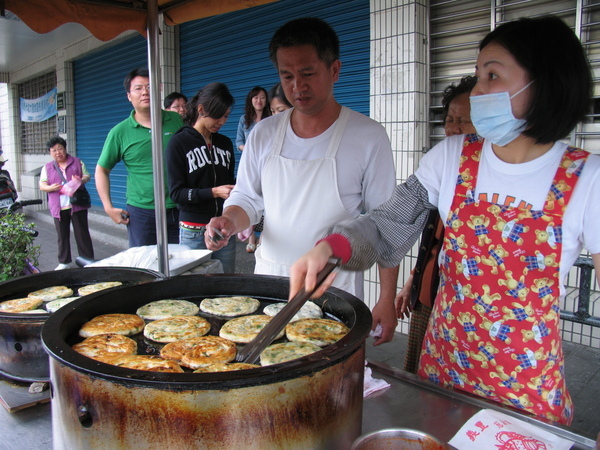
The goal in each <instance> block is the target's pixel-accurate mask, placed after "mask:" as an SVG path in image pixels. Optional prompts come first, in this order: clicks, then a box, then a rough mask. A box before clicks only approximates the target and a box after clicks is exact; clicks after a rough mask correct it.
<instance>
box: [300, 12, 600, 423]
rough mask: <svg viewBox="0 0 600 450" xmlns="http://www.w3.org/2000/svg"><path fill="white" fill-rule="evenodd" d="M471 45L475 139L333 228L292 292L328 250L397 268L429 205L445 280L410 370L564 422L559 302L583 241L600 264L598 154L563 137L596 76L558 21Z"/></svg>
mask: <svg viewBox="0 0 600 450" xmlns="http://www.w3.org/2000/svg"><path fill="white" fill-rule="evenodd" d="M479 50H480V52H479V56H478V58H477V66H476V76H477V77H478V82H477V85H476V86H475V88H474V89H473V91H472V92H471V119H472V121H473V125H474V126H475V129H476V130H477V135H476V134H471V135H461V136H452V137H449V138H447V139H446V140H444V141H443V142H441V143H440V144H438V145H437V146H436V147H434V148H433V149H432V150H431V151H430V152H428V153H427V154H426V155H425V156H424V157H423V159H422V161H421V163H420V166H419V168H418V170H417V171H416V173H415V175H413V176H411V177H410V178H409V179H408V180H407V181H406V183H404V184H402V185H400V186H397V187H396V190H395V191H394V194H393V196H392V198H391V199H390V200H389V201H388V202H387V203H385V204H383V205H382V206H380V207H379V208H377V209H375V210H373V211H371V212H370V213H368V214H367V215H366V216H365V217H362V218H359V219H358V220H356V221H352V222H344V223H342V224H340V225H338V226H336V227H334V228H333V229H331V230H330V231H329V233H330V235H329V236H327V237H326V238H325V239H324V240H323V241H321V242H320V243H319V244H318V245H317V246H316V247H315V248H314V249H313V250H312V251H311V252H309V253H308V254H306V255H305V256H304V257H302V258H301V259H300V260H299V261H298V262H297V263H296V264H295V265H294V266H293V267H292V270H291V290H290V291H291V292H290V294H291V295H294V294H295V292H297V290H298V289H299V287H300V286H302V285H303V284H306V287H307V288H310V287H311V285H313V284H314V274H315V273H316V271H318V269H319V268H320V267H322V266H324V264H325V262H326V260H327V258H329V257H330V256H332V255H333V256H337V257H341V258H342V259H343V260H344V262H345V264H344V268H346V269H357V270H358V269H360V270H362V269H364V268H365V267H368V266H370V265H371V264H373V263H374V262H379V263H380V264H383V265H384V266H387V265H390V266H391V265H394V264H397V263H398V261H399V260H400V259H401V258H402V257H403V256H404V254H405V253H406V252H407V251H408V250H409V249H410V248H411V246H412V244H413V243H414V241H415V240H416V238H417V237H418V235H419V232H420V229H421V227H422V225H423V223H424V220H425V218H426V216H427V211H428V209H433V208H437V209H438V211H439V213H440V216H441V217H442V218H445V223H444V228H445V230H444V244H443V248H442V251H441V253H440V257H439V265H440V274H441V276H440V287H439V291H438V295H437V298H436V301H435V305H434V309H433V312H432V316H431V319H430V321H429V324H428V328H427V333H426V336H425V340H424V343H423V348H422V351H421V357H420V360H419V369H418V374H419V375H420V376H421V377H423V378H426V379H429V380H430V381H432V382H434V383H436V384H440V385H443V386H447V387H454V388H456V389H460V390H464V391H467V392H469V393H472V394H475V395H479V396H481V397H485V398H487V399H489V400H493V401H496V402H499V403H502V404H505V405H508V406H511V407H514V408H517V409H519V410H522V411H524V412H528V413H532V414H535V415H537V416H540V417H545V418H547V419H550V420H552V421H555V422H560V423H563V424H570V423H571V421H572V420H573V405H572V401H571V398H570V396H569V393H568V390H567V386H566V383H565V379H564V367H563V363H564V358H563V352H562V344H561V337H560V326H559V324H560V322H559V321H560V318H559V313H560V307H559V301H560V299H561V296H563V295H564V287H563V280H564V279H565V276H566V275H567V273H568V272H569V269H570V268H571V267H572V265H573V263H574V262H575V260H576V258H577V256H578V255H579V254H580V252H581V250H582V249H583V248H585V249H586V250H587V251H589V252H590V253H591V254H592V259H593V261H594V265H595V268H596V273H600V233H598V232H597V229H598V225H597V218H598V217H600V157H599V156H598V155H590V154H589V153H588V152H585V151H583V150H580V149H576V148H572V147H569V146H568V145H567V144H564V143H562V142H560V140H561V139H564V138H565V137H566V136H568V134H569V133H570V132H571V130H572V129H573V128H574V127H575V125H576V124H577V123H578V122H579V121H581V120H583V118H584V116H585V114H586V113H587V111H588V107H589V99H590V92H591V86H592V80H591V74H590V70H589V66H588V63H587V60H586V58H585V54H584V51H583V49H582V47H581V44H580V42H579V40H578V39H577V37H576V36H575V34H574V33H573V32H572V31H571V29H570V28H569V27H568V26H567V25H566V24H564V23H563V22H562V21H561V20H560V19H558V18H555V17H549V16H547V17H541V18H536V19H521V20H518V21H515V22H509V23H505V24H503V25H501V26H499V27H498V28H496V30H494V31H492V32H491V33H490V34H488V35H487V36H486V37H485V38H484V39H483V41H482V42H481V44H480V46H479ZM328 284H329V283H325V284H324V286H322V287H321V288H320V289H319V290H318V291H317V292H316V295H317V296H318V295H322V293H323V291H324V289H326V288H327V286H328Z"/></svg>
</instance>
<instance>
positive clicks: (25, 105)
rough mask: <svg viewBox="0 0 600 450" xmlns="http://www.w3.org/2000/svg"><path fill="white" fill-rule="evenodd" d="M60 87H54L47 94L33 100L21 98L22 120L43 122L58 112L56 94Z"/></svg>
mask: <svg viewBox="0 0 600 450" xmlns="http://www.w3.org/2000/svg"><path fill="white" fill-rule="evenodd" d="M57 93H58V89H57V88H54V89H52V90H51V91H50V92H48V93H47V94H46V95H44V96H42V97H40V98H34V99H31V100H28V99H25V98H21V99H20V103H21V121H23V122H43V121H44V120H48V119H49V118H50V117H53V116H55V115H56V114H57V111H56V94H57Z"/></svg>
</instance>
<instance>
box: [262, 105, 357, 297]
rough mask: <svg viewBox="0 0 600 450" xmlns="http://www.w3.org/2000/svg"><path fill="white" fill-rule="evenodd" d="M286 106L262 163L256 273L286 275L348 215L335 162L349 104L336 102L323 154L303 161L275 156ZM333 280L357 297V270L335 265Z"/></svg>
mask: <svg viewBox="0 0 600 450" xmlns="http://www.w3.org/2000/svg"><path fill="white" fill-rule="evenodd" d="M292 111H293V110H292V109H290V110H288V111H285V112H283V113H281V114H285V117H284V118H283V119H284V120H282V121H281V122H280V125H279V127H278V128H277V131H276V135H275V139H274V141H273V149H272V151H271V154H270V155H269V156H268V158H267V161H266V162H265V165H264V168H263V174H262V191H263V198H264V205H265V222H264V228H263V231H262V236H261V245H260V247H259V248H258V250H257V251H256V253H255V255H256V266H255V269H254V272H255V273H257V274H267V275H279V276H286V277H287V276H289V269H290V266H291V265H292V264H293V263H294V262H296V260H298V258H300V257H301V256H302V255H304V254H305V253H306V252H307V251H309V250H310V249H311V248H313V247H314V245H315V244H316V242H317V241H318V240H319V239H321V238H322V237H323V235H324V233H325V231H326V230H327V228H329V227H330V226H332V225H334V224H336V223H338V222H341V221H342V220H346V219H352V218H353V217H352V216H351V215H350V213H349V212H348V211H347V210H346V208H345V207H344V204H343V203H342V199H341V197H340V193H339V190H338V184H337V170H336V164H335V155H336V153H337V150H338V148H339V144H340V140H341V138H342V135H343V133H344V130H345V128H346V123H347V122H348V118H349V115H350V110H349V109H348V108H345V107H342V109H341V111H340V116H339V117H338V119H337V120H336V122H335V124H334V129H333V135H332V137H331V140H330V142H329V146H328V149H327V153H326V155H325V156H324V157H323V158H319V159H314V160H309V161H305V160H297V159H288V158H284V157H282V156H281V150H282V148H283V141H284V139H285V133H286V130H287V126H288V124H289V123H290V117H291V113H292ZM270 211H277V213H276V214H275V213H270ZM333 285H334V286H335V287H338V288H340V289H343V290H344V291H346V292H349V293H351V294H353V295H355V296H357V297H359V298H361V299H362V297H363V273H362V272H347V271H340V272H339V273H338V274H337V276H336V279H335V282H334V283H333Z"/></svg>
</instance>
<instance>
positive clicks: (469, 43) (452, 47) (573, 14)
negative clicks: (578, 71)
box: [429, 0, 600, 152]
mask: <svg viewBox="0 0 600 450" xmlns="http://www.w3.org/2000/svg"><path fill="white" fill-rule="evenodd" d="M429 12H430V62H431V63H430V86H431V87H430V89H431V91H430V93H431V96H430V104H431V108H430V118H431V122H430V123H431V140H432V144H435V143H436V142H437V141H439V140H441V139H442V138H443V136H444V130H443V123H442V120H443V117H442V114H441V93H442V91H443V89H444V88H445V87H446V86H447V85H449V84H450V83H453V82H456V81H458V80H459V79H460V77H462V76H464V75H470V74H473V73H474V71H475V62H476V58H477V47H478V44H479V41H480V40H481V39H482V38H483V37H484V36H485V35H486V34H487V33H488V32H489V31H490V30H491V29H493V28H495V27H496V25H498V24H500V23H502V22H506V21H510V20H515V19H518V18H520V17H536V16H541V15H544V14H554V15H557V16H559V17H560V18H561V19H563V20H564V21H565V22H566V23H567V24H568V25H570V26H571V27H573V29H574V30H575V33H576V34H577V35H578V36H580V39H581V41H582V42H583V43H584V46H585V48H586V50H587V52H588V55H589V59H590V63H591V65H592V69H593V70H594V78H595V80H596V83H595V84H596V88H595V99H594V107H595V108H594V110H595V111H594V112H595V113H596V114H594V115H591V116H590V120H589V122H590V124H587V123H586V124H585V125H582V126H580V127H578V128H577V129H576V130H575V133H573V136H572V139H571V140H572V141H573V143H574V144H575V145H577V146H579V147H583V148H585V149H586V150H590V151H595V152H599V150H598V148H599V147H600V129H599V128H598V126H597V124H596V123H595V122H597V121H598V117H600V107H599V105H598V103H599V102H598V97H599V94H600V83H599V82H598V76H599V70H600V60H599V54H600V22H599V19H600V5H598V4H596V5H593V4H592V2H591V1H581V0H579V1H577V0H553V1H551V0H510V1H502V0H475V1H470V2H465V1H461V0H433V1H432V2H431V3H430V10H429Z"/></svg>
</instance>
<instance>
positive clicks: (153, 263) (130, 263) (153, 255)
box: [86, 244, 212, 276]
mask: <svg viewBox="0 0 600 450" xmlns="http://www.w3.org/2000/svg"><path fill="white" fill-rule="evenodd" d="M168 253H169V272H170V275H171V276H176V275H179V274H181V273H183V272H186V271H188V270H190V269H192V268H193V267H196V266H197V265H199V264H202V263H203V262H204V261H206V260H207V259H210V256H211V255H212V251H211V250H192V249H190V248H189V247H187V246H185V245H179V244H168ZM86 267H136V268H139V269H148V270H156V271H158V251H157V248H156V245H146V246H143V247H131V248H129V249H127V250H125V251H122V252H120V253H117V254H116V255H113V256H111V257H109V258H105V259H102V260H100V261H96V262H95V263H92V264H88V265H87V266H86Z"/></svg>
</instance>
